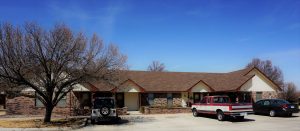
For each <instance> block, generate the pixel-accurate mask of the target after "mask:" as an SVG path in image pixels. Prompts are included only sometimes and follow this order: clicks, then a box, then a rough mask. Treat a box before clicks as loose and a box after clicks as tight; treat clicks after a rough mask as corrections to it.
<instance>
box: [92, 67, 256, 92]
mask: <svg viewBox="0 0 300 131" xmlns="http://www.w3.org/2000/svg"><path fill="white" fill-rule="evenodd" d="M252 69H253V68H246V69H242V70H238V71H233V72H229V73H195V72H149V71H123V72H121V73H120V77H121V78H122V79H121V81H120V84H122V83H124V82H125V81H126V80H131V81H133V82H134V83H135V84H137V85H138V86H140V87H142V88H143V89H144V91H148V92H160V91H174V92H176V91H187V90H189V89H190V88H191V87H193V86H194V85H195V84H197V83H198V82H199V81H202V82H203V83H205V84H206V85H208V86H209V87H210V88H211V89H212V90H213V91H235V90H237V89H238V88H239V87H240V86H242V85H243V84H244V83H245V82H247V81H248V80H249V79H251V78H252V77H253V76H251V75H246V74H247V73H248V72H249V71H251V70H252ZM90 84H91V87H93V90H94V89H95V88H97V89H98V91H111V90H113V89H114V86H112V85H109V84H104V83H103V82H91V83H90ZM120 84H119V85H120ZM94 91H95V90H94Z"/></svg>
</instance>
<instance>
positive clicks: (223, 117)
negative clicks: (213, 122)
mask: <svg viewBox="0 0 300 131" xmlns="http://www.w3.org/2000/svg"><path fill="white" fill-rule="evenodd" d="M217 118H218V120H219V121H224V119H225V115H224V113H223V111H218V112H217Z"/></svg>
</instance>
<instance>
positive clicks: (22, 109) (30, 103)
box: [6, 92, 71, 116]
mask: <svg viewBox="0 0 300 131" xmlns="http://www.w3.org/2000/svg"><path fill="white" fill-rule="evenodd" d="M26 93H28V94H34V92H26ZM69 98H70V93H69V94H68V95H67V100H66V106H65V107H55V108H54V109H53V112H52V115H53V116H62V115H63V116H67V115H70V114H71V113H70V112H71V108H70V100H69ZM6 113H7V115H44V114H45V108H44V107H36V106H35V98H30V97H25V96H18V97H15V98H11V99H8V98H7V99H6Z"/></svg>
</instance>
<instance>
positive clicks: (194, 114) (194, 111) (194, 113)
mask: <svg viewBox="0 0 300 131" xmlns="http://www.w3.org/2000/svg"><path fill="white" fill-rule="evenodd" d="M193 116H194V117H197V116H199V114H198V112H197V110H196V109H193Z"/></svg>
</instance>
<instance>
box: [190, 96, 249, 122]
mask: <svg viewBox="0 0 300 131" xmlns="http://www.w3.org/2000/svg"><path fill="white" fill-rule="evenodd" d="M191 109H192V112H193V116H195V117H197V116H198V115H199V114H215V115H217V118H218V120H219V121H223V120H224V118H225V116H232V117H234V118H236V119H239V120H242V119H244V117H245V116H247V115H248V114H253V109H252V104H251V103H231V101H230V99H229V97H228V96H206V97H204V98H203V99H202V101H201V102H200V103H195V104H193V105H192V107H191Z"/></svg>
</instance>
